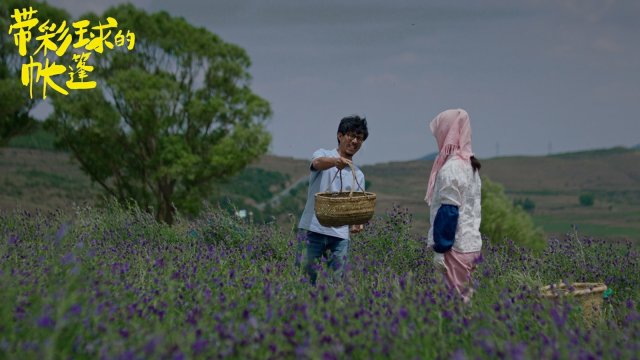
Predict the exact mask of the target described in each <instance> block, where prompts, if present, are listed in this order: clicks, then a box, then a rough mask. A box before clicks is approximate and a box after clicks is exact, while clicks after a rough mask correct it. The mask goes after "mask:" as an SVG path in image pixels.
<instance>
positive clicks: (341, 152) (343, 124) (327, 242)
mask: <svg viewBox="0 0 640 360" xmlns="http://www.w3.org/2000/svg"><path fill="white" fill-rule="evenodd" d="M368 136H369V131H368V130H367V120H366V119H365V118H361V117H359V116H357V115H352V116H347V117H345V118H343V119H342V120H341V121H340V125H339V126H338V132H337V138H338V148H337V149H333V150H325V149H319V150H317V151H316V152H314V153H313V158H312V160H311V166H310V167H309V170H310V171H311V173H310V175H309V192H308V194H307V203H306V205H305V207H304V211H303V213H302V217H301V218H300V223H299V225H298V228H299V229H300V230H301V232H300V236H299V239H300V241H302V242H304V243H306V256H305V257H304V262H305V263H304V269H305V272H306V273H307V274H308V275H309V280H310V281H311V283H312V284H314V285H315V283H316V278H317V272H316V270H315V264H316V263H317V261H318V260H319V259H320V258H321V257H326V258H327V265H328V266H329V268H330V269H332V270H333V272H334V274H333V275H334V276H336V277H342V275H343V269H344V266H345V265H346V263H347V259H348V252H349V233H358V232H360V231H362V229H363V227H364V226H363V225H352V226H350V227H349V226H346V225H345V226H340V227H326V226H322V225H320V223H319V222H318V218H317V217H316V214H315V209H314V208H315V194H316V193H319V192H324V191H331V192H337V191H340V181H342V191H350V190H351V188H353V190H354V191H364V174H363V173H362V171H360V169H358V168H357V167H355V166H354V169H356V179H357V182H358V183H359V184H360V185H361V186H362V187H363V188H362V189H360V188H358V185H357V184H352V182H353V176H352V174H351V168H350V167H349V164H351V165H353V163H352V159H353V156H354V155H355V154H356V153H357V152H358V150H360V148H361V147H362V144H363V143H364V141H365V140H366V139H367V137H368ZM338 171H342V176H340V174H338V176H336V173H337V172H338ZM332 180H333V181H332ZM327 253H328V255H327Z"/></svg>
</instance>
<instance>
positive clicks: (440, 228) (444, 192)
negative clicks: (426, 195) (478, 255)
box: [433, 167, 463, 253]
mask: <svg viewBox="0 0 640 360" xmlns="http://www.w3.org/2000/svg"><path fill="white" fill-rule="evenodd" d="M442 170H444V171H440V173H439V174H438V177H439V179H438V180H439V181H438V185H439V186H438V188H437V189H436V193H435V196H437V197H438V200H439V202H440V204H441V205H440V207H439V208H438V212H437V213H436V217H435V219H434V221H433V242H434V245H433V250H434V251H435V252H438V253H445V252H447V251H449V250H451V247H453V243H454V242H455V240H456V230H457V229H458V218H459V212H458V209H459V207H460V206H461V205H462V196H463V195H462V191H461V189H460V182H459V180H458V179H459V176H458V175H459V174H455V171H454V170H455V168H451V167H450V168H443V169H442Z"/></svg>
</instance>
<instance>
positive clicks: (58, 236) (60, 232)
mask: <svg viewBox="0 0 640 360" xmlns="http://www.w3.org/2000/svg"><path fill="white" fill-rule="evenodd" d="M68 227H69V226H68V225H67V224H66V223H63V224H62V225H60V228H59V229H58V231H57V232H56V237H55V244H56V245H59V244H60V241H62V238H63V237H64V236H65V234H66V233H67V228H68Z"/></svg>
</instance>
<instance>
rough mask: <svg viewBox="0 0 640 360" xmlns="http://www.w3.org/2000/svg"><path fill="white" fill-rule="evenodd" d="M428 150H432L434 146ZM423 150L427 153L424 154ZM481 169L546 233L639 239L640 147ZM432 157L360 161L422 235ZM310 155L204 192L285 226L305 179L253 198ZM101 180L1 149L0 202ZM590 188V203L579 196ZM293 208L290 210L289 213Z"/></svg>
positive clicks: (85, 192)
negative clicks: (574, 230)
mask: <svg viewBox="0 0 640 360" xmlns="http://www.w3.org/2000/svg"><path fill="white" fill-rule="evenodd" d="M431 155H433V154H431ZM425 158H426V157H425ZM481 162H482V169H481V174H482V175H483V176H487V177H488V178H490V179H491V180H492V181H494V182H498V183H500V184H502V185H503V186H504V187H505V190H506V192H507V194H508V195H509V196H510V197H511V198H512V199H513V200H514V201H516V200H518V201H521V200H524V199H529V201H530V202H533V203H535V209H534V212H533V214H532V216H533V218H534V221H535V222H536V223H537V224H538V225H541V226H543V228H544V229H545V230H546V231H547V233H549V234H563V233H566V232H567V231H568V230H569V229H570V226H571V224H576V225H578V226H579V231H580V233H581V234H583V235H592V236H596V237H598V236H606V237H627V238H633V239H637V240H639V241H640V222H639V221H638V219H639V218H640V149H628V148H613V149H601V150H592V151H580V152H574V153H566V154H556V155H552V156H512V157H500V158H491V159H484V160H482V159H481ZM431 164H432V162H431V161H430V160H414V161H404V162H390V163H384V164H376V165H367V166H363V167H362V170H363V172H364V173H365V175H366V179H367V183H368V186H367V189H368V190H369V191H372V192H375V193H376V194H377V195H378V198H377V199H378V200H377V205H376V212H377V213H378V214H379V215H383V214H385V212H386V211H389V210H391V209H392V208H393V206H394V205H399V206H401V207H406V208H408V209H409V212H410V213H411V214H412V217H413V224H414V225H413V228H414V232H415V233H417V234H419V235H426V231H427V229H428V220H429V217H428V216H429V214H428V208H427V205H426V203H425V202H424V200H423V199H424V195H425V191H426V186H427V180H428V176H429V172H430V171H431ZM308 166H309V162H308V160H301V159H293V158H287V157H279V156H273V155H267V156H264V157H263V158H262V159H261V160H260V161H258V162H256V163H255V164H253V165H251V166H250V167H249V168H247V169H246V170H244V171H243V172H242V173H241V174H239V175H238V176H236V177H235V178H234V179H232V180H231V181H229V182H227V183H224V184H221V187H220V188H219V189H220V191H219V193H217V194H212V195H211V197H210V198H209V199H208V200H210V201H212V200H215V199H222V198H224V199H227V201H230V202H231V203H230V204H229V206H231V207H236V208H241V207H246V208H247V209H249V210H251V211H254V213H256V216H255V217H254V218H255V219H256V220H265V219H270V218H274V219H278V220H279V221H280V222H282V224H283V225H287V227H290V226H294V224H293V223H292V222H295V220H296V219H297V218H298V217H299V215H300V212H301V210H302V207H303V206H304V201H305V199H306V193H307V184H306V183H305V182H302V183H299V184H298V185H297V186H295V188H293V189H292V191H289V192H288V193H289V194H291V195H289V196H287V197H283V198H281V199H280V201H278V204H277V205H274V206H267V207H266V208H265V209H264V210H263V211H262V212H261V214H260V216H258V213H257V212H258V210H257V208H258V205H260V204H264V203H266V202H268V199H270V198H271V197H272V196H275V194H278V193H280V192H282V190H283V189H286V188H288V187H290V186H291V185H295V184H296V182H297V181H298V180H299V179H300V178H302V177H304V176H307V174H308ZM98 194H100V188H99V187H98V186H96V185H95V184H92V183H91V181H90V180H89V179H88V177H87V176H86V175H85V174H84V173H82V172H81V171H80V170H79V169H78V167H77V165H76V164H74V163H72V162H70V161H69V155H68V154H66V153H64V152H56V151H48V150H35V149H26V148H5V149H0V209H4V210H9V209H15V208H17V207H19V208H22V209H27V210H33V209H36V208H38V209H42V210H53V209H57V208H62V209H65V210H67V211H69V210H72V209H73V206H74V203H76V204H83V203H88V204H91V203H95V201H96V198H97V195H98ZM583 194H591V195H593V196H594V199H595V203H594V205H593V206H589V207H586V206H581V205H580V203H579V197H580V196H581V195H583ZM288 214H291V215H293V216H289V215H288Z"/></svg>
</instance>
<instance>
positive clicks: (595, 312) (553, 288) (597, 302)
mask: <svg viewBox="0 0 640 360" xmlns="http://www.w3.org/2000/svg"><path fill="white" fill-rule="evenodd" d="M606 290H607V285H605V284H603V283H573V284H571V285H570V286H567V284H564V283H560V284H553V285H547V286H544V287H542V288H540V296H542V297H544V298H548V299H558V298H560V297H562V296H574V297H575V298H576V299H577V300H578V301H579V302H580V307H581V308H582V315H583V317H584V321H585V322H586V323H587V324H590V325H593V324H595V323H596V322H598V321H600V320H601V319H602V302H603V300H602V299H603V295H604V292H605V291H606Z"/></svg>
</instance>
